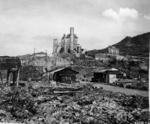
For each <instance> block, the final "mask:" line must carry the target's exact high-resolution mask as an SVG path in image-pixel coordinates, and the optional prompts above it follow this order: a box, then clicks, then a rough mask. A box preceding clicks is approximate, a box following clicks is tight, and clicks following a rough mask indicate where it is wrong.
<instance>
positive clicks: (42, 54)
mask: <svg viewBox="0 0 150 124" xmlns="http://www.w3.org/2000/svg"><path fill="white" fill-rule="evenodd" d="M46 56H47V53H45V52H38V53H34V54H32V55H30V58H33V57H46Z"/></svg>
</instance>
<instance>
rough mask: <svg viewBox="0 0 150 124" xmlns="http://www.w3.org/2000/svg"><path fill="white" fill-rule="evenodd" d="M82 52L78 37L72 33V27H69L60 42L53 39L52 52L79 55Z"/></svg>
mask: <svg viewBox="0 0 150 124" xmlns="http://www.w3.org/2000/svg"><path fill="white" fill-rule="evenodd" d="M81 52H82V49H81V46H80V45H79V44H78V37H77V35H76V34H75V33H74V28H73V27H71V28H70V34H68V35H65V34H64V35H63V37H62V39H61V42H58V40H57V39H54V41H53V54H54V55H58V54H60V53H71V54H75V55H76V56H80V54H81Z"/></svg>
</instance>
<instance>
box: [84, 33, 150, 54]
mask: <svg viewBox="0 0 150 124" xmlns="http://www.w3.org/2000/svg"><path fill="white" fill-rule="evenodd" d="M149 42H150V32H148V33H145V34H141V35H137V36H135V37H129V36H128V37H126V38H124V39H123V40H121V41H120V42H119V43H116V44H114V45H112V46H115V47H116V48H119V51H120V55H129V56H141V57H148V56H149ZM97 53H108V47H107V48H105V49H101V50H91V51H88V52H87V54H88V55H91V56H93V55H95V54H97Z"/></svg>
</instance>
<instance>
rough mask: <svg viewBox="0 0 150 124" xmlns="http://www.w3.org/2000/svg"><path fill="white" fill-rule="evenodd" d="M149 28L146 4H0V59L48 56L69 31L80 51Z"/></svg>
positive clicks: (139, 0)
mask: <svg viewBox="0 0 150 124" xmlns="http://www.w3.org/2000/svg"><path fill="white" fill-rule="evenodd" d="M149 25H150V1H149V0H0V43H1V48H0V55H12V56H13V55H22V54H28V53H30V54H31V53H33V50H34V48H36V51H37V52H39V51H45V50H46V49H47V50H48V53H49V54H50V53H51V52H52V43H53V39H54V38H58V40H59V41H60V40H61V37H62V36H63V34H64V33H66V34H68V33H69V28H70V27H74V28H75V33H76V35H77V36H78V37H79V43H80V44H81V45H82V47H83V48H86V49H88V50H90V49H101V48H104V47H107V46H108V45H112V44H114V43H117V42H118V41H120V40H122V39H123V38H124V37H126V36H134V35H138V34H142V33H146V32H149V31H150V26H149Z"/></svg>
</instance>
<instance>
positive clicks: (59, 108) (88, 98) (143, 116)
mask: <svg viewBox="0 0 150 124" xmlns="http://www.w3.org/2000/svg"><path fill="white" fill-rule="evenodd" d="M0 88H1V90H0V122H11V123H12V122H13V123H16V122H21V123H27V124H139V123H140V124H144V123H145V124H148V118H149V104H148V97H142V96H137V95H136V96H135V95H128V96H127V95H125V94H123V93H113V92H109V91H105V90H103V89H102V88H94V87H93V86H92V85H89V84H87V85H72V86H59V87H58V86H57V87H51V86H48V85H47V86H45V84H44V85H43V86H42V85H41V84H40V85H39V84H38V83H36V84H32V85H29V86H26V87H23V88H21V87H19V88H16V87H4V86H1V87H0Z"/></svg>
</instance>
